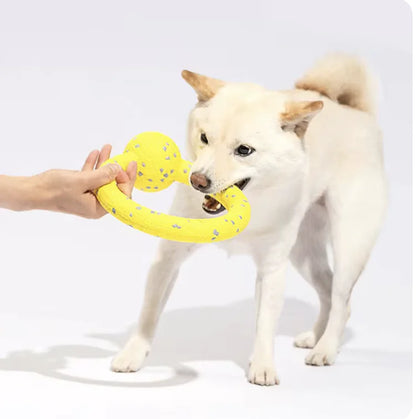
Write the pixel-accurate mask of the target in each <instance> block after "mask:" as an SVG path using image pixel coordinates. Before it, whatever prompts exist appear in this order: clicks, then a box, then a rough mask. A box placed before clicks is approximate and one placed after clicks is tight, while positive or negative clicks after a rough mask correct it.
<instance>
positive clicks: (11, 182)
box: [0, 175, 51, 211]
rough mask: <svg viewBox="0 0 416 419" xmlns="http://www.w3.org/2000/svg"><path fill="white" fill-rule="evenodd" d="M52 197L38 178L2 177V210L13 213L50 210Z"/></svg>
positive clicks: (0, 196) (0, 180) (0, 197)
mask: <svg viewBox="0 0 416 419" xmlns="http://www.w3.org/2000/svg"><path fill="white" fill-rule="evenodd" d="M50 205H51V196H50V194H49V193H48V191H47V190H45V189H44V188H43V187H42V182H41V181H40V179H39V175H37V176H28V177H23V176H5V175H0V208H7V209H10V210H13V211H27V210H31V209H48V208H49V206H50Z"/></svg>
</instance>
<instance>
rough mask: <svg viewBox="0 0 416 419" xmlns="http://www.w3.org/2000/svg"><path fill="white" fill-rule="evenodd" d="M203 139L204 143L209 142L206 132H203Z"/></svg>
mask: <svg viewBox="0 0 416 419" xmlns="http://www.w3.org/2000/svg"><path fill="white" fill-rule="evenodd" d="M201 141H202V142H203V143H204V144H208V138H207V136H206V135H205V133H203V132H202V133H201Z"/></svg>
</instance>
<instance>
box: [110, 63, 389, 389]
mask: <svg viewBox="0 0 416 419" xmlns="http://www.w3.org/2000/svg"><path fill="white" fill-rule="evenodd" d="M182 75H183V77H184V79H185V80H186V81H187V82H188V83H189V84H190V85H191V86H192V87H193V88H194V89H195V91H196V93H197V95H198V100H199V102H198V104H197V105H196V106H195V108H194V109H193V110H192V112H191V114H190V118H189V138H188V143H189V146H190V152H191V155H192V158H193V160H194V162H195V163H194V165H193V169H192V170H193V173H192V174H191V183H192V185H193V186H194V188H195V190H193V189H191V188H189V187H180V188H179V190H178V193H177V195H176V197H175V201H174V205H173V208H172V211H173V212H174V213H175V214H181V215H183V216H186V217H201V216H202V215H203V214H205V215H206V213H207V212H208V213H218V212H221V211H222V210H223V207H222V206H221V205H220V204H219V203H218V202H217V201H215V200H214V199H213V198H210V197H208V196H206V197H205V198H204V196H203V195H201V193H200V192H203V193H204V194H207V193H215V192H218V191H221V190H223V189H225V188H226V187H228V186H230V185H232V184H237V185H238V186H239V187H240V188H241V189H244V192H245V194H246V196H247V198H248V200H249V202H250V204H251V207H252V217H251V221H250V223H249V225H248V227H247V228H246V230H245V231H244V232H242V233H241V234H240V235H238V236H237V237H235V238H234V239H232V240H229V241H226V242H223V243H222V245H223V246H225V248H227V249H231V248H234V247H236V246H237V247H238V249H243V250H244V251H246V252H249V253H250V254H251V255H252V256H253V258H254V261H255V263H256V265H257V267H258V276H257V282H256V307H257V317H256V319H257V325H256V337H255V342H254V349H253V354H252V357H251V360H250V366H249V371H248V380H249V381H250V382H251V383H255V384H261V385H273V384H278V382H279V381H278V377H277V375H276V371H275V366H274V359H273V358H274V356H273V354H274V335H275V326H276V321H277V319H278V317H279V314H280V311H281V308H282V300H283V289H284V283H285V271H286V267H287V265H288V262H289V260H290V261H291V262H292V263H293V264H294V266H295V267H296V269H297V270H298V271H299V272H300V273H301V274H302V275H303V276H304V277H305V279H307V280H308V281H309V282H310V283H311V284H312V285H313V286H314V288H315V289H316V291H317V293H318V295H319V299H320V312H319V316H318V319H317V320H316V323H315V324H314V326H313V328H312V329H311V330H310V331H307V332H305V333H302V334H300V335H299V336H298V337H296V339H295V345H296V346H299V347H302V348H310V349H311V350H310V352H309V354H308V355H307V357H306V363H307V364H309V365H330V364H332V363H333V362H334V361H335V357H336V355H337V352H338V348H339V346H340V342H341V338H342V335H343V331H344V328H345V324H346V321H347V320H348V317H349V313H350V308H349V307H350V306H349V302H350V296H351V291H352V289H353V287H354V284H355V283H356V281H357V279H358V277H359V276H360V273H361V271H362V270H363V268H364V266H365V264H366V262H367V259H368V257H369V255H370V251H371V249H372V247H373V245H374V242H375V240H376V237H377V234H378V232H379V229H380V226H381V223H382V220H383V215H384V212H385V207H386V202H387V197H386V195H387V193H386V190H387V187H386V179H385V174H384V168H383V152H382V141H381V133H380V130H379V128H378V126H377V122H376V119H375V117H374V111H375V110H374V95H373V88H372V86H373V82H372V79H371V77H370V76H369V73H368V71H367V69H366V67H365V66H364V65H363V64H362V63H361V62H360V61H359V60H357V59H356V58H354V57H350V56H346V55H331V56H328V57H326V58H325V59H323V60H322V61H321V62H319V63H318V64H317V65H316V66H315V67H314V68H312V70H311V71H310V72H308V73H307V74H306V75H305V76H304V77H303V78H302V79H301V80H299V81H298V82H297V83H296V89H294V90H288V91H281V92H274V91H268V90H266V89H264V88H263V87H260V86H258V85H254V84H245V83H225V82H222V81H219V80H216V79H212V78H209V77H205V76H201V75H199V74H195V73H192V72H189V71H184V72H183V73H182ZM196 190H197V191H196ZM329 244H330V245H331V249H332V254H333V269H332V268H331V267H330V264H329V262H328V254H327V247H328V245H329ZM196 247H197V246H196V245H195V244H184V243H176V242H168V241H162V242H161V244H160V249H159V254H158V256H157V258H156V261H155V262H154V264H153V266H152V268H151V270H150V273H149V276H148V281H147V286H146V293H145V298H144V303H143V308H142V312H141V317H140V321H139V325H138V328H137V329H136V330H135V332H134V333H133V335H132V336H131V338H130V339H129V341H128V342H127V344H126V346H125V347H124V349H123V350H122V351H121V352H120V353H119V354H118V355H117V356H116V357H115V358H114V360H113V362H112V369H113V370H114V371H120V372H121V371H123V372H129V371H137V370H138V369H139V368H140V367H141V366H142V364H143V361H144V360H145V358H146V356H147V354H148V353H149V350H150V344H151V341H152V338H153V335H154V331H155V328H156V325H157V322H158V318H159V316H160V313H161V311H162V309H163V307H164V305H165V302H166V300H167V298H168V296H169V294H170V292H171V289H172V287H173V285H174V282H175V279H176V277H177V275H178V270H179V268H180V265H181V263H182V262H183V261H184V260H185V259H186V258H187V257H188V256H189V255H190V254H191V253H192V251H193V250H194V249H195V248H196Z"/></svg>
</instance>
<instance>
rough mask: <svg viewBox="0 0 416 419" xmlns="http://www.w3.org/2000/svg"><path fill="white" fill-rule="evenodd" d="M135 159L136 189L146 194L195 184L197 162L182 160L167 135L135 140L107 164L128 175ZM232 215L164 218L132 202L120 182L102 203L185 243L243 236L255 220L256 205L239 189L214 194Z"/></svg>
mask: <svg viewBox="0 0 416 419" xmlns="http://www.w3.org/2000/svg"><path fill="white" fill-rule="evenodd" d="M133 160H135V161H136V162H137V178H136V182H135V184H134V186H135V187H136V188H137V189H139V190H141V191H144V192H159V191H161V190H162V189H166V188H167V187H168V186H170V185H171V184H172V183H173V182H175V181H177V182H181V183H184V184H185V185H190V182H189V174H190V169H191V167H192V165H191V163H190V162H188V161H186V160H182V158H181V154H180V152H179V149H178V147H177V145H176V144H175V143H174V142H173V141H172V140H171V139H170V138H169V137H167V136H166V135H163V134H160V133H158V132H145V133H142V134H139V135H137V136H136V137H134V138H133V139H132V140H131V141H130V142H129V143H128V144H127V147H126V149H125V150H124V153H123V154H120V155H118V156H115V157H113V158H111V159H109V160H107V161H106V162H105V163H104V164H108V163H118V164H119V165H120V166H121V167H122V168H123V169H124V170H125V169H126V168H127V165H128V164H129V163H130V162H131V161H133ZM212 196H213V197H215V199H216V200H217V201H219V202H220V203H221V204H222V205H223V206H224V207H225V209H226V210H227V211H228V213H226V214H225V215H223V216H221V217H216V218H201V219H194V218H182V217H177V216H173V215H166V214H161V213H159V212H156V211H153V210H151V209H149V208H146V207H144V206H143V205H139V204H138V203H137V202H135V201H133V200H132V199H130V198H128V197H126V195H124V194H123V193H122V192H121V191H120V190H119V189H118V187H117V184H116V182H111V183H109V184H108V185H104V186H102V187H101V188H99V189H98V191H97V198H98V200H99V201H100V203H101V205H102V206H103V207H104V208H105V210H106V211H107V212H109V213H110V214H112V215H113V216H114V217H116V218H117V219H119V220H120V221H122V222H123V223H126V224H128V225H130V226H131V227H134V228H136V229H138V230H141V231H143V232H145V233H149V234H152V235H154V236H157V237H162V238H164V239H168V240H175V241H180V242H194V243H207V242H213V241H221V240H227V239H230V238H232V237H234V236H235V235H237V234H238V233H241V232H242V231H243V230H244V229H245V228H246V226H247V224H248V222H249V220H250V204H249V203H248V201H247V199H246V197H245V195H244V194H243V192H241V190H240V189H239V188H237V187H236V186H231V187H229V188H228V189H226V190H225V191H223V192H219V193H217V194H213V195H212Z"/></svg>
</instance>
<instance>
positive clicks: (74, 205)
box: [0, 144, 137, 219]
mask: <svg viewBox="0 0 416 419" xmlns="http://www.w3.org/2000/svg"><path fill="white" fill-rule="evenodd" d="M110 154H111V145H109V144H106V145H105V146H104V147H103V148H102V149H101V151H99V150H94V151H91V153H90V154H89V155H88V157H87V159H86V160H85V162H84V165H83V167H82V169H81V170H79V171H76V170H61V169H52V170H48V171H46V172H43V173H40V174H37V175H34V176H6V175H0V208H6V209H10V210H14V211H28V210H33V209H43V210H50V211H57V212H64V213H68V214H74V215H78V216H80V217H84V218H92V219H96V218H101V217H102V216H103V215H105V214H106V211H105V210H104V209H103V208H102V206H101V205H100V203H99V202H98V200H97V198H96V196H95V194H94V191H95V190H96V189H97V188H99V187H100V186H102V185H105V184H107V183H109V182H112V181H113V180H115V181H116V182H117V185H118V187H119V189H120V190H121V191H122V192H123V193H124V194H125V195H127V196H131V193H132V190H133V187H134V181H135V179H136V172H137V164H136V163H135V162H131V163H130V164H129V165H128V167H127V169H126V171H124V170H122V168H121V167H120V166H119V165H117V164H108V165H105V166H103V167H101V165H102V163H103V162H104V161H106V160H107V159H108V158H109V157H110Z"/></svg>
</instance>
